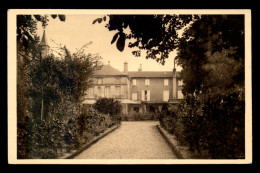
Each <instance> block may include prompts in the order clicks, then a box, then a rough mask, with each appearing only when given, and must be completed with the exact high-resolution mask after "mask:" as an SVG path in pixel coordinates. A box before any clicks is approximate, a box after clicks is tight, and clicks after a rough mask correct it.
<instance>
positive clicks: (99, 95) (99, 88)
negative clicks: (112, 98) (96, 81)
mask: <svg viewBox="0 0 260 173" xmlns="http://www.w3.org/2000/svg"><path fill="white" fill-rule="evenodd" d="M101 93H102V92H101V87H98V93H97V96H98V97H101Z"/></svg>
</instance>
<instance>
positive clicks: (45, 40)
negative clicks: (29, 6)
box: [40, 30, 48, 46]
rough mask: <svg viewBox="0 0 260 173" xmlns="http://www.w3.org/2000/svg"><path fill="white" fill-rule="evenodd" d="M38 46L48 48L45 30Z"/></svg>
mask: <svg viewBox="0 0 260 173" xmlns="http://www.w3.org/2000/svg"><path fill="white" fill-rule="evenodd" d="M40 45H41V46H43V45H47V46H48V42H47V38H46V35H45V30H44V31H43V35H42V40H41V42H40Z"/></svg>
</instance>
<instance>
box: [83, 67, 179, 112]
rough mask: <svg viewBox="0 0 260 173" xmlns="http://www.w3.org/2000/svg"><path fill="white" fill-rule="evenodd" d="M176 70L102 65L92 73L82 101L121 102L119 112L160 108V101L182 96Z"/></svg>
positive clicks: (146, 110) (174, 100) (168, 100)
mask: <svg viewBox="0 0 260 173" xmlns="http://www.w3.org/2000/svg"><path fill="white" fill-rule="evenodd" d="M181 90H182V81H181V80H180V73H179V72H176V69H173V71H142V66H141V65H140V68H139V69H138V71H128V63H127V62H125V63H124V71H123V72H120V71H118V70H116V69H115V68H113V67H112V66H110V65H109V64H108V65H104V66H103V67H102V68H101V69H100V70H98V71H96V72H95V73H94V75H93V86H92V87H91V88H90V89H89V90H88V91H87V96H86V99H85V101H84V104H94V103H95V102H96V100H97V99H98V98H102V97H106V98H115V99H118V100H120V101H121V104H122V106H123V113H124V114H129V113H135V112H137V113H144V112H156V111H160V110H161V108H162V106H163V104H165V103H167V104H176V103H178V102H179V101H180V100H182V99H184V96H183V94H182V92H181Z"/></svg>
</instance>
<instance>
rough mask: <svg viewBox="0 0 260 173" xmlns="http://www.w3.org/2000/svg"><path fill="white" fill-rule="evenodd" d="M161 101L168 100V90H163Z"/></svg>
mask: <svg viewBox="0 0 260 173" xmlns="http://www.w3.org/2000/svg"><path fill="white" fill-rule="evenodd" d="M163 101H164V102H168V101H169V90H164V91H163Z"/></svg>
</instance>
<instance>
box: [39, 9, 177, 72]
mask: <svg viewBox="0 0 260 173" xmlns="http://www.w3.org/2000/svg"><path fill="white" fill-rule="evenodd" d="M103 16H104V15H92V14H84V15H76V14H74V15H66V21H65V22H61V21H60V20H59V19H58V17H57V18H56V19H53V18H52V17H51V16H49V21H48V25H47V27H46V28H45V33H46V37H47V42H48V44H49V46H50V48H51V49H53V48H54V47H57V45H56V44H60V45H62V46H64V45H66V47H67V48H68V49H69V51H71V52H72V53H74V52H77V50H78V49H80V48H81V47H82V46H84V45H85V44H87V43H89V42H92V44H90V45H89V46H88V47H87V49H86V50H85V52H86V53H92V54H99V55H100V56H101V57H102V62H103V64H104V65H106V64H108V61H109V63H110V65H111V66H113V67H114V68H116V69H118V70H120V71H123V68H124V62H128V70H129V71H137V70H138V68H139V67H140V64H142V70H143V71H172V70H173V60H174V57H175V56H176V51H173V52H172V53H170V55H169V58H168V59H167V60H166V62H165V65H161V64H159V63H157V62H156V61H155V60H152V59H146V58H145V52H142V54H141V57H135V56H134V55H132V51H133V50H134V48H128V46H127V45H128V43H126V46H125V49H124V51H123V52H120V51H119V50H117V48H116V42H115V43H114V44H111V40H112V38H113V36H114V34H115V33H116V32H117V31H109V30H108V29H107V28H106V27H105V24H106V22H108V20H106V22H102V23H98V22H97V23H95V24H92V23H93V21H94V20H95V19H97V18H99V17H103ZM125 32H128V31H125ZM37 34H38V35H39V36H40V38H41V37H42V34H43V28H42V26H41V24H40V23H38V30H37ZM52 40H54V42H53V41H52ZM176 69H177V71H180V70H181V67H178V66H176Z"/></svg>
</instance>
